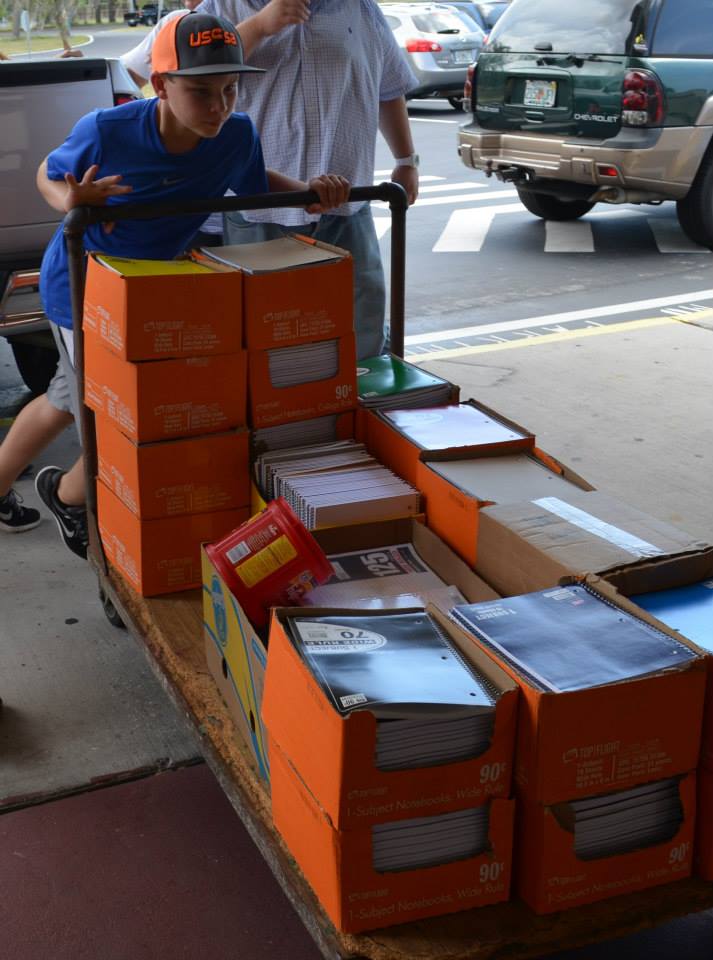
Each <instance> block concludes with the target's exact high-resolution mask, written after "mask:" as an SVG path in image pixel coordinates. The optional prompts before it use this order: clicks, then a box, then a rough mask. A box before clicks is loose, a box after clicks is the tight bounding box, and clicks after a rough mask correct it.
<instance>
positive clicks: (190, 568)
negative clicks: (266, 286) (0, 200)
mask: <svg viewBox="0 0 713 960" xmlns="http://www.w3.org/2000/svg"><path fill="white" fill-rule="evenodd" d="M83 329H84V366H85V402H86V404H87V405H88V406H89V407H90V408H91V409H92V410H93V411H94V412H95V414H96V428H97V453H98V461H99V463H98V472H99V478H98V484H97V499H98V522H99V531H100V534H101V537H102V543H103V545H104V550H105V552H106V554H107V556H108V558H109V560H110V561H111V562H112V563H113V564H114V565H115V566H116V567H117V568H118V569H119V570H120V571H121V572H122V574H123V575H124V576H125V577H126V579H127V580H128V581H129V583H130V584H131V585H132V586H133V587H134V588H135V589H136V590H137V591H138V592H140V593H141V594H143V595H144V596H152V595H155V594H161V593H168V592H173V591H177V590H185V589H188V588H190V587H196V586H199V585H200V583H201V566H200V544H201V543H202V542H205V541H210V540H215V539H217V538H218V537H220V536H223V535H224V534H225V533H227V532H228V531H229V530H231V529H232V528H233V527H235V526H237V525H238V524H239V523H241V522H242V521H243V520H245V519H246V518H247V516H248V513H249V511H248V504H249V500H250V493H249V462H248V432H247V430H246V429H245V422H246V406H247V375H246V371H247V358H246V355H245V351H244V350H243V349H242V317H241V276H240V274H238V273H222V272H215V271H211V270H209V269H208V268H205V267H198V266H196V265H193V264H191V265H188V264H187V265H185V266H184V267H181V266H180V265H171V264H157V263H153V262H152V261H121V260H119V259H118V258H106V257H99V256H97V255H94V256H92V257H90V259H89V266H88V271H87V285H86V293H85V307H84V323H83Z"/></svg>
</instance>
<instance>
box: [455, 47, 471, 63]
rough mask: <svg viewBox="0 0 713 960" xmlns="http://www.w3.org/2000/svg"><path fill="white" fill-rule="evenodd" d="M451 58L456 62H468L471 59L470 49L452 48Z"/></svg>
mask: <svg viewBox="0 0 713 960" xmlns="http://www.w3.org/2000/svg"><path fill="white" fill-rule="evenodd" d="M453 59H454V60H455V62H456V63H470V62H471V60H472V59H473V51H472V50H454V51H453Z"/></svg>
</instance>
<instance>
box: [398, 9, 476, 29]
mask: <svg viewBox="0 0 713 960" xmlns="http://www.w3.org/2000/svg"><path fill="white" fill-rule="evenodd" d="M411 19H412V20H413V22H414V26H415V27H416V29H417V30H420V31H421V33H445V32H447V33H465V24H464V23H463V21H462V20H461V18H460V17H459V16H458V15H457V14H456V13H451V12H450V11H444V12H443V13H426V14H416V13H414V14H412V15H411Z"/></svg>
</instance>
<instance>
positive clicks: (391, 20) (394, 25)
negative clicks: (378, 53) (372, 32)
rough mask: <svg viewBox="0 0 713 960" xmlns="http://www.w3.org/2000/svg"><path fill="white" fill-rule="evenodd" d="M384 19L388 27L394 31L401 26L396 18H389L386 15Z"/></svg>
mask: <svg viewBox="0 0 713 960" xmlns="http://www.w3.org/2000/svg"><path fill="white" fill-rule="evenodd" d="M385 19H386V22H387V23H388V25H389V26H390V27H391V29H392V30H395V29H396V28H397V27H400V26H401V21H400V20H399V18H398V17H392V16H389V15H388V14H387V16H386V17H385Z"/></svg>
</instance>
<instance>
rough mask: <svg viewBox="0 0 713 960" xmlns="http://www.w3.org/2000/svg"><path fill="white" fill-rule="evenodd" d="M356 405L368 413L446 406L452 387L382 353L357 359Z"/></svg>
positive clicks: (439, 378)
mask: <svg viewBox="0 0 713 960" xmlns="http://www.w3.org/2000/svg"><path fill="white" fill-rule="evenodd" d="M357 390H358V392H359V403H360V404H361V405H362V406H363V407H368V408H369V409H370V410H377V409H378V410H386V409H388V408H392V409H393V408H401V409H403V408H406V407H428V406H431V407H435V406H438V405H439V404H441V403H448V401H449V400H450V399H451V396H452V391H453V386H452V384H450V383H449V382H448V381H447V380H442V379H441V377H436V376H434V375H433V374H431V373H426V372H425V371H424V370H420V369H419V368H418V367H415V366H413V364H411V363H407V362H406V361H405V360H401V359H400V358H399V357H394V356H392V355H391V354H390V353H385V354H383V355H382V356H380V357H371V358H370V359H368V360H360V361H359V364H358V366H357Z"/></svg>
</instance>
